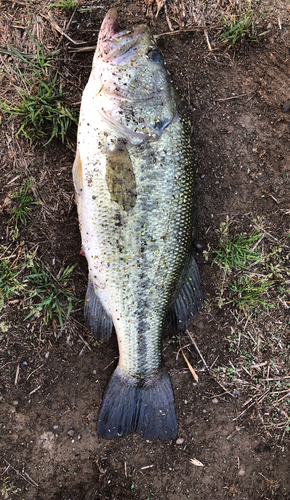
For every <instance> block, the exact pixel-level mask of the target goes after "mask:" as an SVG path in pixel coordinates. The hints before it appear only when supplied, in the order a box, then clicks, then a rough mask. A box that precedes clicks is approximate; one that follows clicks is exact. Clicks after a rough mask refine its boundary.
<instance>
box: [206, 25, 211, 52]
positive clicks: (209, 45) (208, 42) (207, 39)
mask: <svg viewBox="0 0 290 500" xmlns="http://www.w3.org/2000/svg"><path fill="white" fill-rule="evenodd" d="M204 36H205V39H206V43H207V46H208V50H209V51H210V52H212V48H211V44H210V41H209V38H208V33H207V30H204Z"/></svg>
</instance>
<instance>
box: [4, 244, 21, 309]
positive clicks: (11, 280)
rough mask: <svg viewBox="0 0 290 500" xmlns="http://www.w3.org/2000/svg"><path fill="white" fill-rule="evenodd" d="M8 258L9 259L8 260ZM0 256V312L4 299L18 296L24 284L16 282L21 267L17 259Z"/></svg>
mask: <svg viewBox="0 0 290 500" xmlns="http://www.w3.org/2000/svg"><path fill="white" fill-rule="evenodd" d="M9 257H10V258H9ZM13 257H15V255H14V256H8V257H3V254H2V256H0V311H1V309H2V308H3V306H4V302H5V299H8V298H11V297H13V296H15V295H19V293H20V292H23V290H24V289H25V286H26V285H25V284H24V283H23V282H22V283H21V282H20V281H19V280H18V276H19V274H20V273H21V271H22V269H23V266H22V265H21V264H19V263H18V257H16V258H15V259H14V260H13Z"/></svg>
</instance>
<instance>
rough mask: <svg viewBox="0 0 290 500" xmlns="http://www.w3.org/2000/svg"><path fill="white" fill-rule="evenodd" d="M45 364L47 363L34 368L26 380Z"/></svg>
mask: <svg viewBox="0 0 290 500" xmlns="http://www.w3.org/2000/svg"><path fill="white" fill-rule="evenodd" d="M44 365H45V363H43V364H42V365H40V366H38V367H37V368H35V370H33V372H31V373H29V375H28V377H27V379H26V382H27V380H28V379H29V378H30V377H31V375H32V374H33V373H35V372H36V371H37V370H40V368H42V367H43V366H44Z"/></svg>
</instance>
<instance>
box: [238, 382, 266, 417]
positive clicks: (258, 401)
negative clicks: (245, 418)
mask: <svg viewBox="0 0 290 500" xmlns="http://www.w3.org/2000/svg"><path fill="white" fill-rule="evenodd" d="M269 392H270V389H268V390H267V392H266V393H265V394H263V396H261V397H260V399H258V400H257V401H254V402H253V403H252V404H251V405H250V406H248V408H246V409H245V410H244V411H242V413H240V415H238V416H237V417H235V418H233V420H237V419H238V418H240V417H241V416H242V415H244V413H246V411H248V410H249V409H250V408H251V407H252V406H254V405H255V404H258V403H260V402H261V401H263V399H264V398H265V397H266V396H268V394H269Z"/></svg>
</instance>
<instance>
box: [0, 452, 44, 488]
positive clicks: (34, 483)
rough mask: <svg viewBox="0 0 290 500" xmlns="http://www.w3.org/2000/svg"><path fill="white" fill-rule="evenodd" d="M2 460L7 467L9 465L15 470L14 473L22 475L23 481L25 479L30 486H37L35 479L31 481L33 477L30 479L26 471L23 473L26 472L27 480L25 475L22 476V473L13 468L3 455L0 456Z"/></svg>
mask: <svg viewBox="0 0 290 500" xmlns="http://www.w3.org/2000/svg"><path fill="white" fill-rule="evenodd" d="M2 460H4V462H5V463H6V464H7V465H8V467H11V469H13V470H14V472H16V474H17V475H18V476H20V477H22V479H24V481H26V482H27V483H29V484H31V485H32V486H37V487H38V484H37V483H36V482H35V481H33V479H31V477H30V476H29V475H28V474H27V473H26V472H25V474H26V476H27V477H28V479H29V480H28V479H26V477H24V476H22V474H20V472H19V471H18V470H16V469H14V467H13V465H11V464H10V463H9V462H7V460H6V459H5V458H4V457H2ZM30 481H31V483H30Z"/></svg>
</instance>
